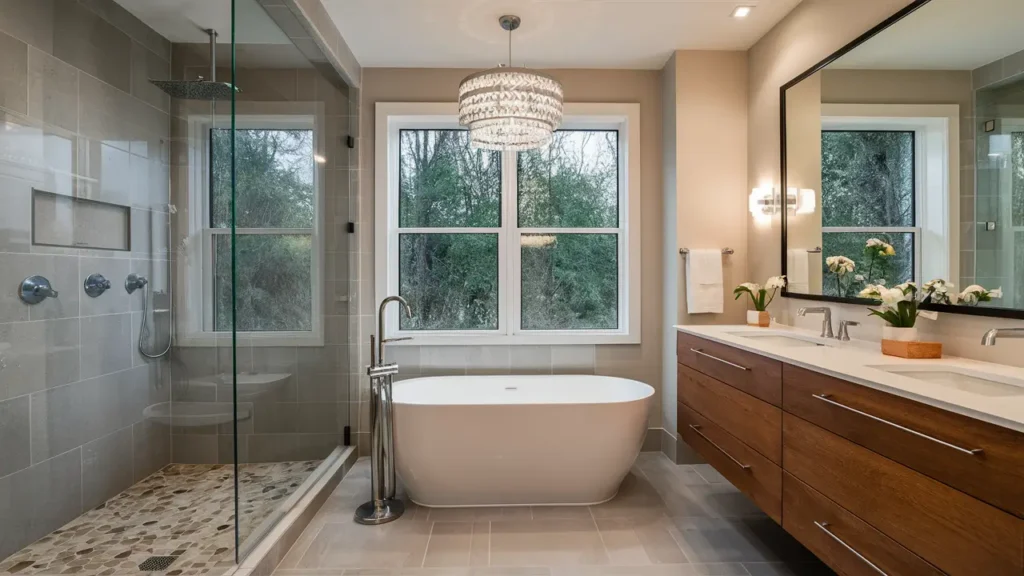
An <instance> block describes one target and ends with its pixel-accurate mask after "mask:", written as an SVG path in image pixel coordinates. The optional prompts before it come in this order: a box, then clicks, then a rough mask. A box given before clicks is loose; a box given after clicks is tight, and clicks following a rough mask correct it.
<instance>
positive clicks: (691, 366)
mask: <svg viewBox="0 0 1024 576" xmlns="http://www.w3.org/2000/svg"><path fill="white" fill-rule="evenodd" d="M677 350H678V364H679V365H678V371H677V388H678V389H677V392H678V401H679V405H678V415H679V419H678V422H679V429H678V432H679V435H680V437H681V438H682V439H683V441H685V442H686V443H687V444H689V445H690V446H691V447H692V448H693V449H694V450H696V451H697V452H698V453H700V454H701V455H702V456H703V457H704V458H705V459H706V460H707V461H708V462H709V463H710V464H711V465H712V466H714V467H715V469H716V470H718V471H719V472H720V473H721V474H722V475H723V476H725V477H726V478H727V479H729V480H730V481H731V482H732V483H733V484H734V485H736V487H737V488H738V489H739V490H741V491H743V492H744V493H745V494H747V495H748V496H750V497H751V499H752V500H753V501H754V502H755V503H757V505H758V506H760V507H761V508H762V510H764V512H765V513H766V514H768V515H769V516H771V517H772V518H773V519H775V520H776V521H778V522H780V524H781V525H782V526H783V528H784V529H786V530H787V531H788V532H789V533H791V534H792V535H793V536H794V537H796V538H797V539H798V540H800V541H801V542H802V543H803V544H804V545H805V546H807V547H808V548H809V549H810V550H811V551H812V552H814V553H815V554H816V555H818V556H819V557H820V558H821V559H822V561H824V562H825V563H827V564H829V565H830V566H831V567H832V568H833V569H835V570H836V571H837V572H839V573H840V574H847V575H853V574H872V575H877V574H879V573H884V574H888V575H889V576H897V575H918V574H923V575H931V574H950V575H953V576H959V575H965V576H966V575H970V576H981V575H984V576H1002V575H1016V576H1020V575H1022V574H1024V520H1022V518H1024V434H1021V433H1019V432H1017V431H1014V430H1010V429H1008V428H1003V427H1000V426H996V425H993V424H989V423H987V422H982V421H978V420H975V419H973V418H968V417H966V416H962V415H960V414H955V413H952V412H948V411H946V410H942V409H939V408H936V407H934V406H930V405H927V404H923V403H920V402H915V401H913V400H909V399H906V398H903V397H900V396H895V395H892V394H889V393H886V392H882V391H879V390H875V389H872V388H869V387H866V386H862V385H859V384H855V383H852V382H847V381H844V380H841V379H838V378H834V377H831V376H826V375H823V374H820V373H817V372H814V371H811V370H807V369H804V368H800V367H797V366H792V365H788V364H784V363H782V362H779V361H777V360H774V359H771V358H766V357H763V356H759V355H758V354H755V353H752V352H748V351H745V350H739V349H736V348H733V347H730V346H727V345H724V344H721V343H717V342H711V341H708V340H705V339H703V338H699V337H696V336H693V335H688V334H679V339H678V342H677ZM696 351H700V352H702V354H701V353H697V352H696ZM708 356H711V357H710V358H709V357H708ZM723 361H724V362H723ZM744 368H746V369H744ZM776 384H778V389H777V394H776V388H775V386H776Z"/></svg>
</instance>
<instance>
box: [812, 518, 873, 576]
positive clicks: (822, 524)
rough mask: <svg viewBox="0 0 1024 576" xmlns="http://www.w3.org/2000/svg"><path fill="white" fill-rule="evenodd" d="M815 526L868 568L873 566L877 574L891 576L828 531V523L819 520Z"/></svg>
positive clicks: (815, 522)
mask: <svg viewBox="0 0 1024 576" xmlns="http://www.w3.org/2000/svg"><path fill="white" fill-rule="evenodd" d="M814 525H815V526H817V527H818V528H820V529H821V531H822V532H824V533H825V534H828V535H829V537H830V538H832V539H833V540H835V541H836V542H839V544H840V545H842V547H843V548H846V549H847V550H849V551H850V553H851V554H853V555H854V556H856V557H857V558H860V559H861V561H862V562H864V563H865V564H867V565H868V566H871V567H872V568H874V569H875V572H878V573H879V574H881V575H882V576H889V575H888V574H886V573H885V571H884V570H882V569H881V568H879V567H878V566H875V563H874V562H872V561H871V560H868V559H867V558H865V557H864V555H863V554H861V553H860V552H857V551H856V550H854V549H853V547H852V546H850V545H849V544H847V543H846V542H843V540H842V539H841V538H839V536H836V535H835V534H833V533H832V531H831V530H829V529H828V522H818V521H817V520H815V521H814Z"/></svg>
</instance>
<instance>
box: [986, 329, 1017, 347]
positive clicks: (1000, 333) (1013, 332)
mask: <svg viewBox="0 0 1024 576" xmlns="http://www.w3.org/2000/svg"><path fill="white" fill-rule="evenodd" d="M1000 338H1024V328H993V329H991V330H989V331H988V332H985V335H984V336H982V337H981V345H982V346H995V345H996V341H997V340H999V339H1000Z"/></svg>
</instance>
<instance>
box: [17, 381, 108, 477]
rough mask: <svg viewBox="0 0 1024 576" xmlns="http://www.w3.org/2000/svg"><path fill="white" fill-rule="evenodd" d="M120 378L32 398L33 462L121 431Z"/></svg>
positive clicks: (94, 382)
mask: <svg viewBox="0 0 1024 576" xmlns="http://www.w3.org/2000/svg"><path fill="white" fill-rule="evenodd" d="M117 390H118V386H117V375H110V376H104V377H101V378H92V379H90V380H83V381H81V382H75V383H74V384H68V385H66V386H59V387H57V388H52V389H50V390H45V391H43V392H37V393H35V394H33V395H32V461H33V462H42V461H43V460H46V459H47V458H51V457H53V456H56V455H57V454H61V453H63V452H66V451H68V450H71V449H73V448H75V447H78V446H81V445H82V444H83V443H85V442H89V441H91V440H95V439H97V438H100V437H102V436H105V435H107V434H110V433H111V432H113V431H115V430H117V429H118V428H119V426H118V413H119V411H118V406H117V402H118V398H117Z"/></svg>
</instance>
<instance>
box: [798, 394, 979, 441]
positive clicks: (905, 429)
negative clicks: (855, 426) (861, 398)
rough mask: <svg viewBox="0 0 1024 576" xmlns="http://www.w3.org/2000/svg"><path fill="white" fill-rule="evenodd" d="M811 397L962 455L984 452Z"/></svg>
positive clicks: (826, 397)
mask: <svg viewBox="0 0 1024 576" xmlns="http://www.w3.org/2000/svg"><path fill="white" fill-rule="evenodd" d="M811 396H813V397H815V398H817V399H818V400H821V401H822V402H828V403H829V404H831V405H833V406H837V407H839V408H842V409H843V410H849V411H850V412H853V413H854V414H860V415H861V416H863V417H865V418H870V419H872V420H874V421H875V422H881V423H882V424H888V425H889V426H892V427H893V428H897V429H899V430H903V431H904V432H907V433H909V434H913V435H914V436H918V437H920V438H924V439H925V440H931V441H932V442H935V443H936V444H942V445H943V446H945V447H946V448H952V449H953V450H956V451H957V452H963V453H964V454H970V455H971V456H977V455H978V454H982V453H983V452H984V450H982V449H981V448H975V449H973V450H970V449H967V448H961V447H959V446H957V445H956V444H950V443H949V442H943V441H942V440H939V439H938V438H934V437H932V436H929V435H927V434H922V433H921V432H918V431H917V430H911V429H910V428H907V427H906V426H900V425H899V424H897V423H895V422H890V421H888V420H885V419H883V418H879V417H878V416H873V415H871V414H868V413H867V412H861V411H860V410H857V409H856V408H850V407H849V406H847V405H846V404H840V403H839V402H836V401H835V400H832V399H831V398H829V396H831V394H811Z"/></svg>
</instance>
